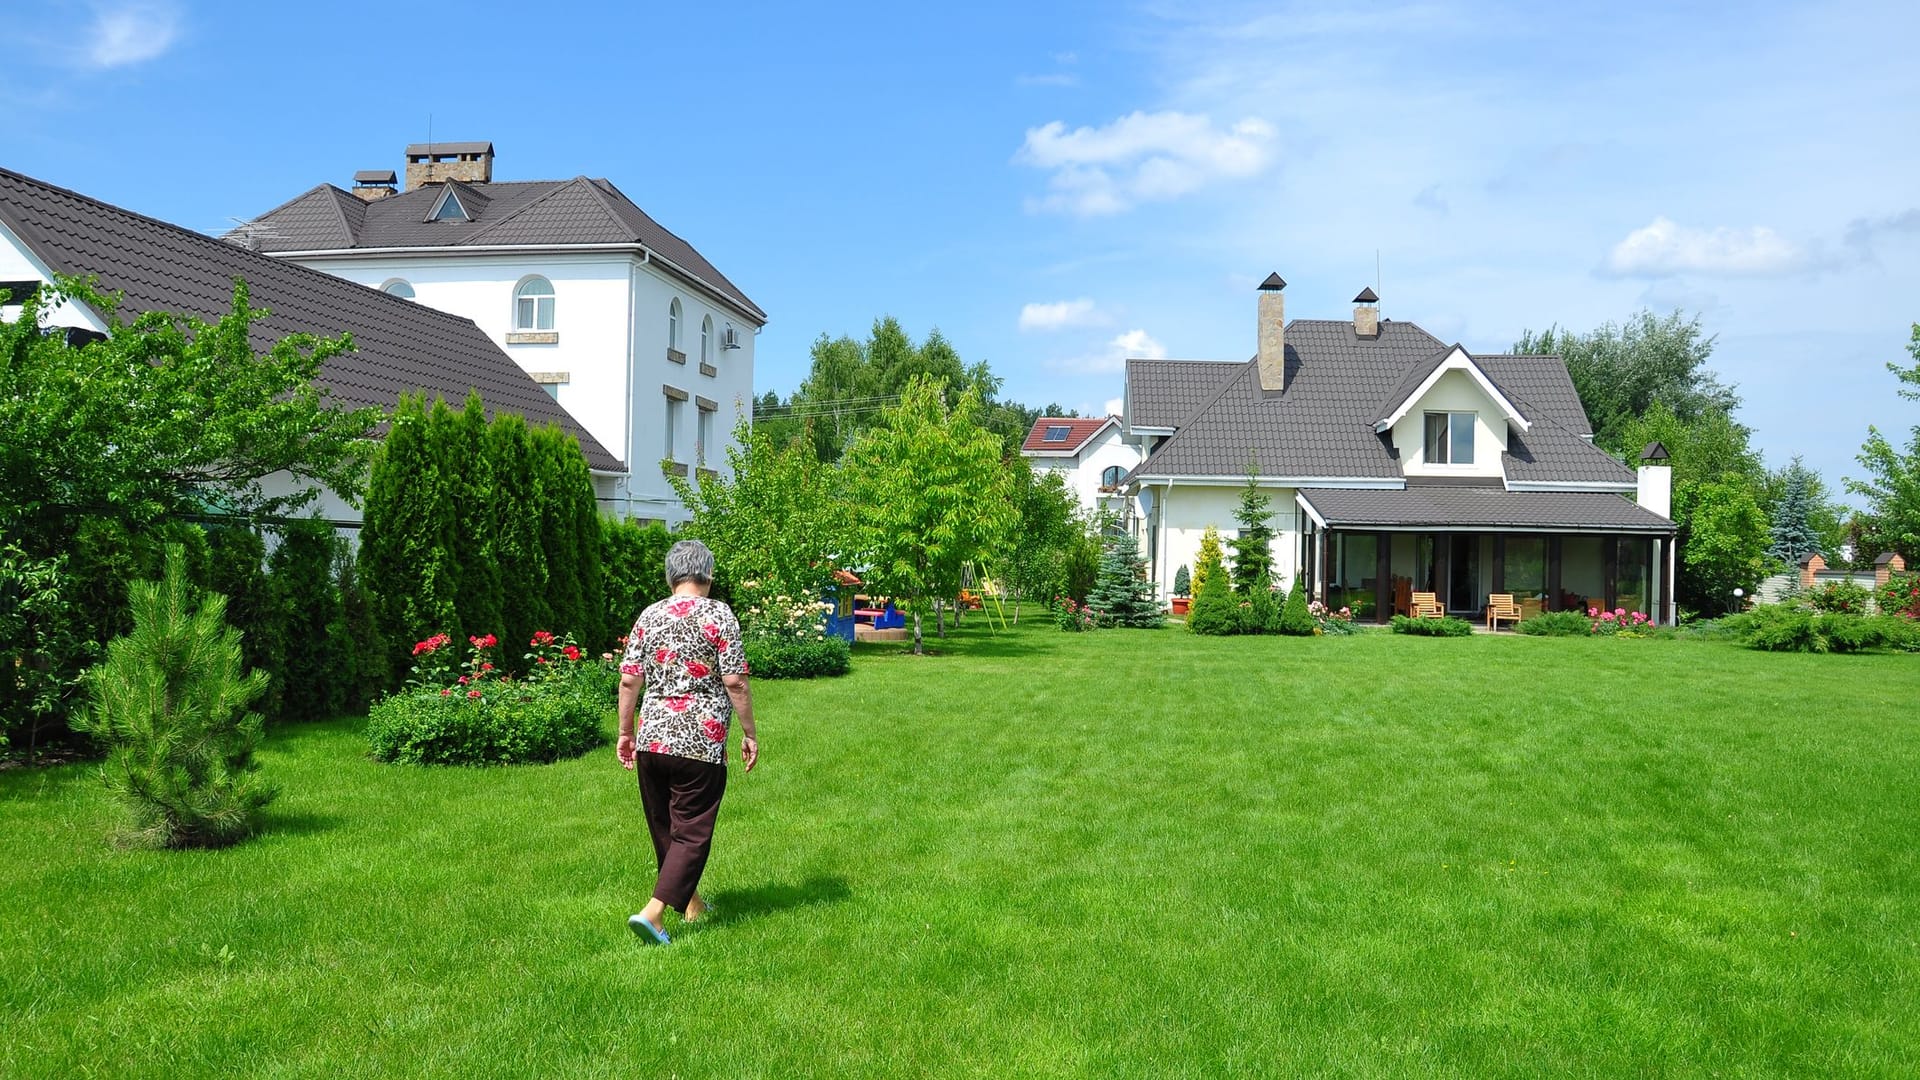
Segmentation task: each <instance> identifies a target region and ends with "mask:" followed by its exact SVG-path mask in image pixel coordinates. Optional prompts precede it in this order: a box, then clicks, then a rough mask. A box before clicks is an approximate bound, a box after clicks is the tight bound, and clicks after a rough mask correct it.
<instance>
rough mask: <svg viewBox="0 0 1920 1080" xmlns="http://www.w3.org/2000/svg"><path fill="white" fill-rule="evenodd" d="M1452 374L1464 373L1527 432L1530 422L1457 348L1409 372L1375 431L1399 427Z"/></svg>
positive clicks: (1390, 397) (1391, 396) (1389, 399)
mask: <svg viewBox="0 0 1920 1080" xmlns="http://www.w3.org/2000/svg"><path fill="white" fill-rule="evenodd" d="M1449 371H1458V372H1461V373H1462V374H1464V375H1466V376H1467V377H1468V378H1469V379H1472V380H1473V381H1474V383H1475V384H1477V385H1478V386H1479V387H1480V390H1481V392H1483V393H1485V394H1486V395H1487V397H1489V398H1491V399H1492V401H1493V403H1494V404H1495V405H1496V406H1498V407H1499V408H1500V411H1501V413H1502V415H1503V416H1504V417H1505V418H1506V421H1507V423H1509V424H1512V425H1514V426H1515V427H1518V428H1519V429H1520V430H1521V431H1525V430H1527V428H1528V427H1529V426H1530V425H1529V423H1528V421H1527V418H1526V417H1524V416H1521V415H1520V410H1519V409H1517V408H1515V407H1514V404H1513V402H1511V401H1509V400H1507V395H1505V394H1503V393H1501V392H1500V388H1499V387H1498V386H1495V385H1494V382H1493V380H1492V379H1490V378H1488V377H1487V373H1486V372H1485V371H1483V370H1481V368H1480V365H1479V364H1477V363H1475V362H1474V359H1473V357H1472V355H1470V354H1469V353H1468V352H1467V350H1465V349H1463V348H1461V347H1460V346H1459V345H1458V344H1456V345H1454V346H1453V347H1452V348H1450V349H1448V350H1446V351H1445V352H1442V353H1436V354H1434V355H1433V356H1432V357H1430V358H1428V359H1427V360H1424V361H1422V362H1421V363H1418V364H1415V365H1414V366H1413V367H1412V368H1411V369H1410V370H1408V372H1407V375H1406V377H1405V378H1403V379H1401V380H1400V385H1399V386H1397V387H1395V388H1394V391H1393V393H1391V394H1389V395H1387V401H1386V404H1384V405H1383V406H1381V409H1380V419H1378V420H1376V421H1374V424H1373V429H1374V430H1375V431H1380V432H1384V431H1386V430H1387V429H1388V428H1391V427H1393V425H1395V424H1397V423H1399V422H1400V420H1401V419H1402V418H1403V417H1405V416H1406V415H1407V412H1408V410H1410V409H1412V408H1413V407H1414V405H1416V404H1418V403H1419V401H1420V399H1421V398H1422V397H1424V396H1426V393H1427V391H1428V390H1431V389H1433V384H1434V383H1436V382H1439V381H1440V379H1441V377H1442V376H1444V375H1445V374H1446V373H1447V372H1449Z"/></svg>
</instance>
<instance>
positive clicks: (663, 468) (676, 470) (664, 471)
mask: <svg viewBox="0 0 1920 1080" xmlns="http://www.w3.org/2000/svg"><path fill="white" fill-rule="evenodd" d="M660 473H661V475H663V476H678V477H683V478H684V477H685V476H686V475H687V467H686V466H685V465H682V464H680V463H679V462H677V461H663V462H661V463H660Z"/></svg>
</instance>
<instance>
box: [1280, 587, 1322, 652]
mask: <svg viewBox="0 0 1920 1080" xmlns="http://www.w3.org/2000/svg"><path fill="white" fill-rule="evenodd" d="M1302 576H1303V575H1300V574H1295V575H1293V587H1292V588H1290V589H1288V590H1287V604H1286V607H1285V608H1284V609H1282V610H1281V612H1280V632H1281V633H1282V634H1289V635H1292V636H1295V637H1311V636H1313V635H1314V634H1315V633H1318V632H1319V624H1318V623H1316V622H1315V621H1314V618H1313V612H1311V611H1309V610H1308V609H1307V594H1306V589H1305V588H1304V587H1303V586H1302V584H1301V580H1300V579H1301V577H1302Z"/></svg>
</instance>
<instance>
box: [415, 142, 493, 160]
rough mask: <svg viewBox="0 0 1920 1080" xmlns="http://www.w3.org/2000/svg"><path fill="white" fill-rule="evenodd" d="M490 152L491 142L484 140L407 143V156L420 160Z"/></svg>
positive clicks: (491, 151)
mask: <svg viewBox="0 0 1920 1080" xmlns="http://www.w3.org/2000/svg"><path fill="white" fill-rule="evenodd" d="M492 153H493V144H492V143H491V142H486V141H479V142H430V143H409V144H407V157H408V158H419V159H421V160H422V161H424V160H426V159H428V158H432V159H434V160H439V159H440V158H450V157H458V156H459V155H461V154H489V155H491V154H492Z"/></svg>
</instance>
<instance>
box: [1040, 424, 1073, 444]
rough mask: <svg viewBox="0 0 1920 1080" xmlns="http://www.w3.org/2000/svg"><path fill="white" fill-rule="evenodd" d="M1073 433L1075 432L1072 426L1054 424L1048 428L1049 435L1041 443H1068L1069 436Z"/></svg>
mask: <svg viewBox="0 0 1920 1080" xmlns="http://www.w3.org/2000/svg"><path fill="white" fill-rule="evenodd" d="M1072 431H1073V428H1072V426H1071V425H1068V424H1052V425H1049V426H1048V428H1047V434H1046V435H1045V436H1044V437H1043V438H1042V439H1041V440H1040V441H1041V442H1066V441H1067V435H1068V434H1069V433H1071V432H1072Z"/></svg>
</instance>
